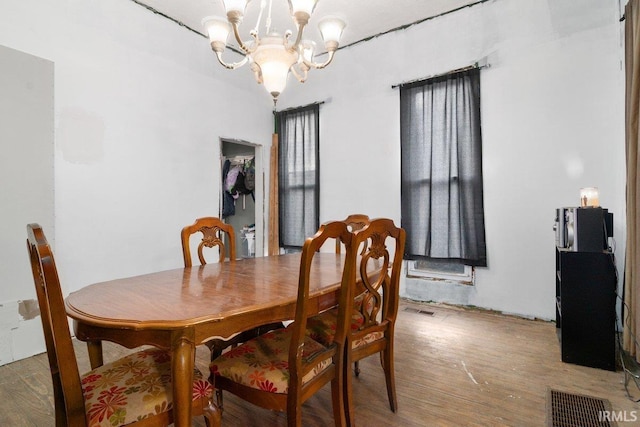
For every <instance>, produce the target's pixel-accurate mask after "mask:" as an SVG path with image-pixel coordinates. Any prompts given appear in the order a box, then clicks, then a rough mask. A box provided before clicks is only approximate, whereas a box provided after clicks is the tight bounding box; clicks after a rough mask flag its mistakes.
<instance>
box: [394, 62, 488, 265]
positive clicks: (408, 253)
mask: <svg viewBox="0 0 640 427" xmlns="http://www.w3.org/2000/svg"><path fill="white" fill-rule="evenodd" d="M400 115H401V119H400V125H401V151H402V156H401V158H402V165H401V170H402V175H401V179H402V189H401V191H402V227H403V228H404V229H405V230H406V232H407V243H406V246H405V259H414V260H418V259H433V258H436V259H444V260H451V261H456V262H460V263H463V264H466V265H473V266H486V265H487V256H486V244H485V230H484V206H483V194H482V191H483V190H482V137H481V132H480V71H479V70H478V69H473V70H469V71H464V72H459V73H455V74H451V75H447V76H443V77H438V78H434V79H429V80H425V81H422V82H418V83H413V84H410V85H403V86H402V87H401V88H400Z"/></svg>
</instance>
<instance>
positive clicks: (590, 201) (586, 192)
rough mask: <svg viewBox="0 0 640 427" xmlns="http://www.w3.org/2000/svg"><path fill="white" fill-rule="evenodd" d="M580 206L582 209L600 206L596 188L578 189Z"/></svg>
mask: <svg viewBox="0 0 640 427" xmlns="http://www.w3.org/2000/svg"><path fill="white" fill-rule="evenodd" d="M580 206H582V207H583V208H584V207H598V206H600V194H599V192H598V188H597V187H584V188H581V189H580Z"/></svg>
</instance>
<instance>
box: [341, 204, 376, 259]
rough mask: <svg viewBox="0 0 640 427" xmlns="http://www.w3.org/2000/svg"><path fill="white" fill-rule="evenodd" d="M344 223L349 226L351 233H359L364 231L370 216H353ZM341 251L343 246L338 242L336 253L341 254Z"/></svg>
mask: <svg viewBox="0 0 640 427" xmlns="http://www.w3.org/2000/svg"><path fill="white" fill-rule="evenodd" d="M342 222H344V223H345V224H347V228H348V229H349V231H358V230H362V229H363V228H364V226H365V225H367V224H368V223H369V216H368V215H363V214H352V215H349V216H348V217H347V218H346V219H344V220H342ZM341 249H342V244H341V243H340V240H336V253H337V254H339V253H340V252H341Z"/></svg>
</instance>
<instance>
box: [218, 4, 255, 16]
mask: <svg viewBox="0 0 640 427" xmlns="http://www.w3.org/2000/svg"><path fill="white" fill-rule="evenodd" d="M249 1H250V0H222V3H223V4H224V9H225V10H226V11H227V13H229V12H231V13H237V14H239V15H240V16H244V10H245V9H246V8H247V4H248V3H249Z"/></svg>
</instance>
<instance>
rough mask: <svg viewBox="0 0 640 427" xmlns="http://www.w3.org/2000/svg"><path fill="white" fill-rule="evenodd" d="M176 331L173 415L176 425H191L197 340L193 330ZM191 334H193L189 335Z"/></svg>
mask: <svg viewBox="0 0 640 427" xmlns="http://www.w3.org/2000/svg"><path fill="white" fill-rule="evenodd" d="M191 332H192V333H191V334H188V333H187V331H176V333H175V334H174V336H173V337H172V340H171V376H172V384H173V416H174V423H175V424H174V425H175V426H176V427H187V426H190V425H191V402H192V399H193V397H192V396H193V390H192V389H193V369H194V366H195V342H194V337H193V331H191ZM189 335H191V336H189Z"/></svg>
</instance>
